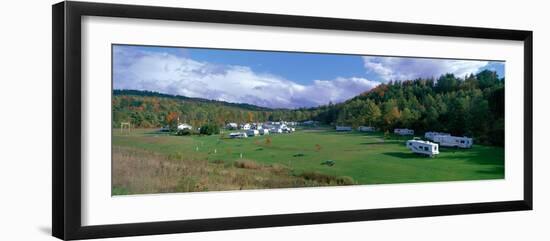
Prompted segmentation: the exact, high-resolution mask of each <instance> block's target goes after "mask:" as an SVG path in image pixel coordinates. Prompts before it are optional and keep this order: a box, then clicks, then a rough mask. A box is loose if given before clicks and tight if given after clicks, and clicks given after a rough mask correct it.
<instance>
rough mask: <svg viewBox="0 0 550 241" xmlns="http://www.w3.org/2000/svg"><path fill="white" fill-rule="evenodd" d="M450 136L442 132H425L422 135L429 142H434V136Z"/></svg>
mask: <svg viewBox="0 0 550 241" xmlns="http://www.w3.org/2000/svg"><path fill="white" fill-rule="evenodd" d="M450 135H451V134H449V133H444V132H435V131H429V132H426V133H424V138H426V139H428V140H430V141H435V140H434V137H435V136H450Z"/></svg>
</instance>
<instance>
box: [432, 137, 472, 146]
mask: <svg viewBox="0 0 550 241" xmlns="http://www.w3.org/2000/svg"><path fill="white" fill-rule="evenodd" d="M434 142H437V143H439V145H441V146H447V147H460V148H472V145H473V144H474V141H473V140H472V138H468V137H459V136H435V137H434Z"/></svg>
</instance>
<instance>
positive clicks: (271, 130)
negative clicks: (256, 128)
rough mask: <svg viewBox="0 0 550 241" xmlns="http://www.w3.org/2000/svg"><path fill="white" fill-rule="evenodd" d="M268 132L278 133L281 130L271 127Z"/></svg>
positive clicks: (281, 131)
mask: <svg viewBox="0 0 550 241" xmlns="http://www.w3.org/2000/svg"><path fill="white" fill-rule="evenodd" d="M269 132H270V133H274V134H280V133H283V130H282V129H279V128H271V129H269Z"/></svg>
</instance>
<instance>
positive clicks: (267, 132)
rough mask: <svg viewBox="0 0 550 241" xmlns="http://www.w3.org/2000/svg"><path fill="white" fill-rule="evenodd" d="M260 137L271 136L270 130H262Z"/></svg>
mask: <svg viewBox="0 0 550 241" xmlns="http://www.w3.org/2000/svg"><path fill="white" fill-rule="evenodd" d="M260 135H269V130H268V129H261V130H260Z"/></svg>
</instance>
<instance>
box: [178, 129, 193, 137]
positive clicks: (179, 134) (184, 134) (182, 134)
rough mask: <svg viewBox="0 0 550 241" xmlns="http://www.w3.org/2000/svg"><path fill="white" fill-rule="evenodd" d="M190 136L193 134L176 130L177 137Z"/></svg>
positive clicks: (189, 131) (187, 130)
mask: <svg viewBox="0 0 550 241" xmlns="http://www.w3.org/2000/svg"><path fill="white" fill-rule="evenodd" d="M191 134H193V133H192V132H191V130H189V129H183V130H178V131H177V132H176V135H177V136H188V135H191Z"/></svg>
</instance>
